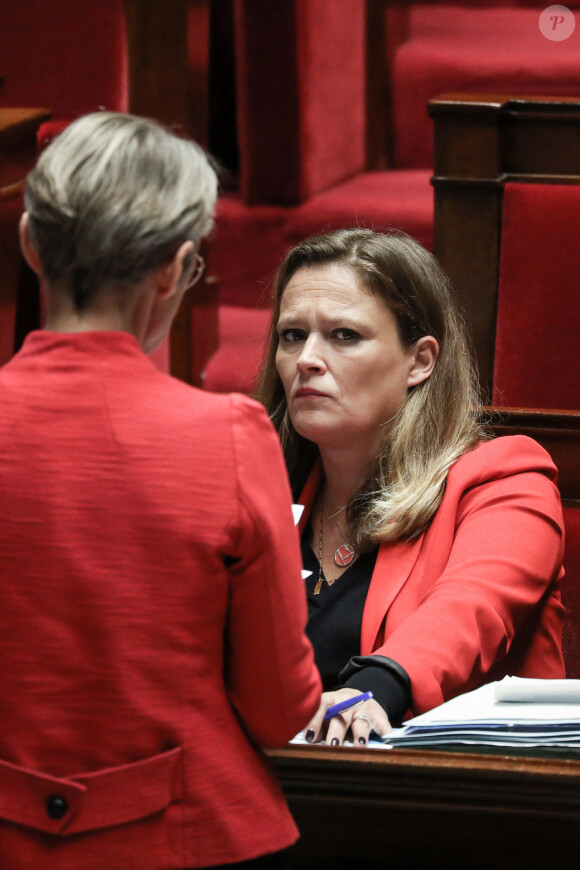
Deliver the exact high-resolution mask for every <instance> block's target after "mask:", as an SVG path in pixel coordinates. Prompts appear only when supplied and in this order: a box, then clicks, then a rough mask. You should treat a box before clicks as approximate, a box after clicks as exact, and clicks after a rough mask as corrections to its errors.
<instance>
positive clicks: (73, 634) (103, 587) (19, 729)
mask: <svg viewBox="0 0 580 870" xmlns="http://www.w3.org/2000/svg"><path fill="white" fill-rule="evenodd" d="M290 503H291V496H290V488H289V485H288V483H287V478H286V474H285V469H284V466H283V460H282V456H281V451H280V447H279V444H278V439H277V437H276V435H275V433H274V431H273V429H272V427H271V425H270V423H269V421H268V419H267V416H266V413H265V411H264V410H263V409H262V408H261V407H260V406H258V405H257V404H256V403H254V402H252V401H251V400H249V399H247V398H245V397H242V396H218V395H212V394H209V393H204V392H202V391H199V390H194V389H192V388H191V387H188V386H186V385H185V384H183V383H181V382H180V381H177V380H174V379H172V378H169V377H167V376H166V375H162V374H160V373H159V372H158V371H157V370H156V369H155V367H154V366H153V364H152V363H151V362H150V361H149V360H148V359H147V357H146V356H145V355H144V354H143V353H142V352H141V350H140V348H139V346H138V344H137V342H136V340H135V339H134V338H133V337H132V336H130V335H127V334H125V333H114V332H111V333H107V332H100V333H99V332H94V333H84V334H75V335H59V334H51V333H44V332H37V333H33V334H32V335H30V336H29V337H28V338H27V340H26V343H25V345H24V348H23V349H22V351H21V352H20V353H19V354H18V355H17V356H16V357H14V358H13V359H12V360H11V361H10V362H9V363H8V364H7V365H6V366H5V367H4V368H3V369H2V370H0V505H1V511H2V522H1V524H0V590H1V595H2V607H1V608H0V613H1V616H0V662H1V668H2V680H1V682H2V691H1V692H0V867H2V868H5V870H24V868H26V870H40V868H42V870H53V868H54V870H73V868H74V870H81V868H82V870H103V868H106V870H121V868H123V870H131V868H139V870H161V868H184V867H194V866H205V865H210V864H214V863H222V862H233V861H240V860H243V859H249V858H252V857H255V856H257V855H260V854H263V853H266V852H269V851H275V850H278V849H281V848H284V847H286V846H288V845H289V844H291V843H292V842H293V841H294V840H295V839H296V837H297V830H296V827H295V825H294V823H293V821H292V819H291V817H290V814H289V812H288V810H287V807H286V804H285V801H284V798H283V795H282V793H281V790H280V787H279V785H278V782H277V780H276V777H275V775H274V773H273V770H272V769H271V766H270V764H269V763H268V761H267V759H266V758H265V756H264V755H263V753H262V752H261V750H260V748H259V747H274V746H279V745H282V744H283V743H285V742H286V741H287V740H288V739H289V738H291V737H292V736H293V735H294V734H296V733H297V732H298V731H299V730H300V729H301V728H302V727H303V726H304V725H305V724H306V723H307V722H308V720H309V719H310V717H311V716H312V715H313V713H314V712H315V710H316V708H317V706H318V703H319V697H320V695H319V693H320V681H319V677H318V673H317V671H316V669H315V668H314V665H313V654H312V649H311V647H310V644H309V643H308V641H307V640H306V639H305V637H304V634H303V628H304V625H305V622H306V602H305V596H304V590H303V586H302V583H301V581H300V567H301V565H300V553H299V546H298V535H297V532H296V530H295V529H294V528H293V521H292V517H291V510H290Z"/></svg>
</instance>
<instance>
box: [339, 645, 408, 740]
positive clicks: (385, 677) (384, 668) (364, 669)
mask: <svg viewBox="0 0 580 870" xmlns="http://www.w3.org/2000/svg"><path fill="white" fill-rule="evenodd" d="M339 680H340V688H343V687H345V686H346V687H348V688H349V689H358V690H359V691H361V692H369V691H370V692H372V693H373V695H374V699H375V701H377V702H378V703H379V704H380V705H381V707H382V708H383V710H384V711H385V712H386V714H387V716H388V717H389V722H390V723H391V725H393V726H394V727H396V726H398V725H400V724H401V721H402V719H403V716H404V715H405V713H406V712H407V710H408V709H409V707H411V703H412V694H411V680H410V679H409V675H408V674H407V672H406V670H405V669H404V668H403V667H401V665H400V664H398V663H397V662H395V661H393V660H392V659H388V658H386V656H378V655H377V656H375V655H371V656H354V657H353V658H352V659H351V660H350V661H349V662H348V664H347V665H346V667H344V668H343V669H342V671H341V672H340V674H339Z"/></svg>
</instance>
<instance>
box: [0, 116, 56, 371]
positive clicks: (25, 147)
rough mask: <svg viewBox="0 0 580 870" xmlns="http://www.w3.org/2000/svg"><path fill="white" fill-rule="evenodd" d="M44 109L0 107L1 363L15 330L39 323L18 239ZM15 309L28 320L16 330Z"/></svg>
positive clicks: (35, 288)
mask: <svg viewBox="0 0 580 870" xmlns="http://www.w3.org/2000/svg"><path fill="white" fill-rule="evenodd" d="M49 118H50V112H49V111H48V110H47V109H5V108H0V365H2V364H3V363H5V362H7V361H8V360H9V359H10V357H11V356H12V353H13V350H14V346H15V342H16V343H18V336H17V333H18V332H19V331H22V328H23V329H24V331H25V332H27V331H28V329H29V328H32V327H33V326H38V320H39V303H38V284H37V282H36V280H35V279H34V278H32V276H31V273H30V271H29V270H27V269H26V268H25V266H24V262H23V260H22V258H21V256H20V248H19V243H18V221H19V219H20V215H21V213H22V191H23V189H24V179H25V176H26V173H27V172H28V171H29V170H30V169H31V168H32V166H33V165H34V161H35V159H36V133H37V130H38V128H39V126H40V125H41V124H42V122H43V121H47V120H48V119H49ZM17 308H18V309H20V310H21V311H22V313H23V315H24V316H25V319H28V318H29V317H30V324H28V323H27V324H26V326H25V327H22V328H20V329H19V326H18V324H17V322H16V320H17V317H16V314H17Z"/></svg>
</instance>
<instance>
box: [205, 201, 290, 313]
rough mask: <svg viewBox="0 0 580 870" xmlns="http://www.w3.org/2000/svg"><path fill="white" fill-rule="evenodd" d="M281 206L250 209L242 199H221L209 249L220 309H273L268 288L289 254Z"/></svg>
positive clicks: (284, 214)
mask: <svg viewBox="0 0 580 870" xmlns="http://www.w3.org/2000/svg"><path fill="white" fill-rule="evenodd" d="M288 211H289V210H288V209H287V208H283V207H282V206H277V207H276V206H252V207H250V206H247V205H245V204H244V203H243V202H241V200H240V199H239V197H237V196H234V195H231V194H229V195H226V196H222V197H220V199H219V201H218V206H217V211H216V227H215V230H214V232H213V234H212V237H211V244H210V248H209V258H208V259H209V263H208V265H209V267H210V269H211V271H212V274H214V275H215V276H216V277H217V279H218V282H219V301H220V304H221V305H237V306H246V307H251V308H254V307H256V306H258V307H265V308H268V307H269V305H270V293H269V289H268V285H269V283H270V281H271V279H272V278H273V276H274V274H275V272H276V269H277V267H278V266H279V264H280V262H281V261H282V259H283V258H284V255H285V254H286V251H287V248H288V244H287V242H286V234H285V224H286V220H287V217H288Z"/></svg>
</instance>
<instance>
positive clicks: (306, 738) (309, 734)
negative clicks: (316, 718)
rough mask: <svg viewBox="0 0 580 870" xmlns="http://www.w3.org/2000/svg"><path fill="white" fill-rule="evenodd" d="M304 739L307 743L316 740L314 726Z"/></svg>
mask: <svg viewBox="0 0 580 870" xmlns="http://www.w3.org/2000/svg"><path fill="white" fill-rule="evenodd" d="M304 739H305V740H306V742H307V743H312V741H313V740H314V731H313V730H312V728H309V729H308V731H307V732H306V736H305V738H304Z"/></svg>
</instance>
